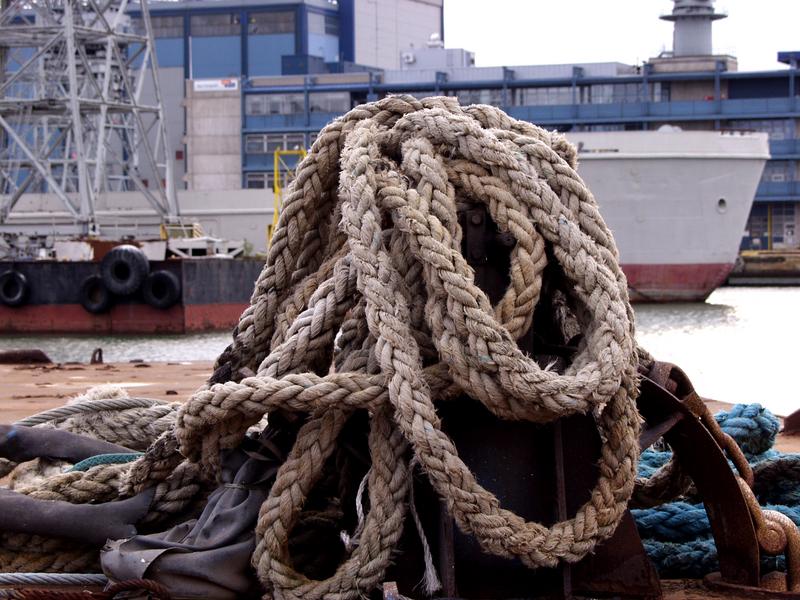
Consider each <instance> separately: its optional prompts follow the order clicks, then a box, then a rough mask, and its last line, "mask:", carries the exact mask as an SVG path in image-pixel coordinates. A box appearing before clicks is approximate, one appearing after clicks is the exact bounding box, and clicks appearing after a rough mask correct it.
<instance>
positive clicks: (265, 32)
mask: <svg viewBox="0 0 800 600" xmlns="http://www.w3.org/2000/svg"><path fill="white" fill-rule="evenodd" d="M409 1H410V0H409ZM416 1H424V0H416ZM440 4H441V3H440ZM359 10H361V9H360V8H359V4H358V0H338V2H337V1H334V0H316V1H314V2H311V1H310V0H309V1H297V2H294V3H265V2H263V1H262V2H261V3H249V4H242V3H232V1H231V0H222V1H220V2H214V3H209V2H198V3H163V4H153V5H151V13H152V15H153V26H154V33H155V37H156V45H157V50H158V61H159V65H160V66H161V67H180V68H182V70H183V76H184V78H185V79H194V80H197V79H203V78H225V77H231V78H239V80H240V83H241V85H240V86H239V92H238V93H240V94H241V115H242V118H241V131H239V132H236V134H237V135H239V136H240V138H241V185H242V187H250V188H271V187H272V178H273V177H274V176H275V174H274V173H273V172H272V168H273V153H274V152H275V151H276V150H279V149H294V148H300V147H307V146H308V145H310V143H311V142H312V141H313V138H314V136H315V135H316V133H317V132H318V131H319V130H320V129H321V128H322V127H323V126H324V125H325V124H326V123H328V122H329V121H330V120H331V119H333V118H335V117H337V116H339V115H341V114H342V113H344V112H346V111H347V110H349V109H350V108H352V107H353V106H355V105H357V104H359V103H362V102H365V101H370V100H376V99H379V98H381V97H384V96H386V95H388V94H394V93H410V94H413V95H415V96H418V97H424V96H428V95H449V96H455V97H457V98H458V99H459V101H460V102H462V103H487V104H493V105H496V106H499V107H500V108H502V109H503V110H505V111H506V112H508V113H509V114H510V115H511V116H513V117H515V118H518V119H522V120H526V121H530V122H533V123H536V124H538V125H541V126H543V127H547V128H551V129H557V130H559V131H565V132H567V131H585V130H646V129H656V128H658V127H660V126H661V125H664V124H670V125H676V126H680V127H682V128H684V129H712V130H739V131H741V130H752V131H765V132H767V133H768V134H769V138H770V150H771V153H772V160H771V161H770V162H769V163H768V165H767V167H766V169H765V171H764V175H763V179H762V182H761V184H760V186H759V188H758V193H757V196H756V198H755V204H754V208H753V212H752V214H751V218H750V221H749V223H748V230H747V234H746V235H745V238H744V242H743V247H744V248H773V247H782V246H786V247H796V246H797V245H798V241H799V240H795V239H794V231H795V226H796V224H797V223H796V217H800V211H799V210H797V209H798V205H800V170H798V164H799V163H798V161H800V127H799V124H800V121H799V120H798V119H800V100H798V92H800V90H798V69H797V64H798V60H800V52H781V53H780V54H779V56H778V59H779V60H780V62H782V63H784V64H785V65H786V68H782V69H776V70H771V71H761V72H738V71H736V70H735V59H733V58H732V57H725V56H709V57H704V58H703V60H698V61H695V62H694V63H693V64H692V63H691V61H689V62H686V61H684V64H683V66H682V67H681V68H680V69H671V68H665V64H666V63H667V62H669V61H664V60H659V59H653V60H651V61H649V62H648V63H645V64H644V65H640V66H632V65H623V64H619V63H605V64H594V65H593V64H586V65H554V66H549V67H512V68H505V67H498V68H474V67H472V68H470V67H457V68H451V67H445V68H440V69H435V68H434V69H421V68H420V69H415V68H407V66H405V65H402V64H400V65H398V67H399V68H379V67H375V66H374V65H358V64H355V62H354V61H353V58H354V57H356V56H357V54H358V52H357V48H356V41H357V37H358V36H357V34H356V28H357V23H358V19H357V15H358V13H359ZM442 52H445V51H444V49H442ZM673 62H674V61H673ZM279 176H280V174H279Z"/></svg>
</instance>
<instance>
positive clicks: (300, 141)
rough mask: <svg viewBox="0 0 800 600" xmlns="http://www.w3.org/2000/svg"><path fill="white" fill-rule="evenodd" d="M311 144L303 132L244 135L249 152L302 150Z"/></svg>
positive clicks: (268, 152)
mask: <svg viewBox="0 0 800 600" xmlns="http://www.w3.org/2000/svg"><path fill="white" fill-rule="evenodd" d="M310 145H311V140H307V139H306V136H305V135H304V134H302V133H248V134H247V135H245V136H244V151H245V153H247V154H272V153H273V152H275V151H276V150H300V149H302V148H307V147H308V146H310Z"/></svg>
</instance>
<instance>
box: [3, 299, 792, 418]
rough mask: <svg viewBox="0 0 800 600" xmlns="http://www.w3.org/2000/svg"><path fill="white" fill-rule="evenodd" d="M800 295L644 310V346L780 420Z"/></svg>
mask: <svg viewBox="0 0 800 600" xmlns="http://www.w3.org/2000/svg"><path fill="white" fill-rule="evenodd" d="M798 306H800V288H785V287H784V288H768V287H764V288H745V287H726V288H721V289H719V290H717V291H716V292H714V293H713V294H712V295H711V297H710V298H709V299H708V300H707V301H706V302H704V303H693V304H688V303H687V304H637V305H635V310H636V319H637V323H636V328H637V338H638V341H639V343H640V344H641V345H642V346H643V347H645V348H647V349H648V350H649V351H650V352H651V353H652V354H653V355H654V356H655V357H656V358H658V359H660V360H665V361H669V362H673V363H676V364H678V365H679V366H681V367H682V368H683V369H684V370H685V371H686V372H687V374H688V375H689V377H690V378H691V379H692V381H693V382H694V383H695V386H696V387H697V390H698V391H699V392H700V394H701V395H702V396H704V397H707V398H711V399H714V400H721V401H724V402H748V403H749V402H760V403H762V404H763V405H765V406H767V407H769V408H770V409H771V410H773V411H774V412H776V413H777V414H781V415H786V414H788V413H791V412H793V411H794V410H797V409H800V390H799V389H798V378H797V373H798V372H799V371H800V361H798V352H797V350H798V344H799V343H800V319H798V318H797V316H796V315H797V307H798ZM230 339H231V338H230V333H228V332H219V333H207V334H196V335H183V336H157V337H156V336H148V337H141V336H105V337H86V336H36V337H34V336H24V337H22V336H3V337H0V348H2V349H11V348H41V349H42V350H44V351H45V352H46V353H47V354H48V355H49V356H50V358H51V359H52V360H53V361H56V362H70V361H77V362H88V360H89V357H90V356H91V354H92V351H93V350H94V349H95V348H98V347H101V348H102V349H103V358H104V360H105V361H106V362H128V361H131V360H144V361H148V362H186V361H211V360H214V359H215V358H216V357H217V355H218V354H219V353H220V352H221V351H222V350H223V349H224V348H225V346H226V345H227V344H228V342H229V340H230Z"/></svg>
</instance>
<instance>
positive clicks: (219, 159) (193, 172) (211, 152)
mask: <svg viewBox="0 0 800 600" xmlns="http://www.w3.org/2000/svg"><path fill="white" fill-rule="evenodd" d="M193 84H194V81H187V82H186V100H185V101H184V102H185V105H186V121H187V127H186V137H185V143H186V154H187V167H188V168H187V173H186V183H187V185H188V189H190V190H194V191H216V190H237V189H241V187H242V152H241V140H242V110H241V102H242V99H241V95H240V91H239V90H238V89H236V90H233V91H210V92H209V91H195V90H194V86H193Z"/></svg>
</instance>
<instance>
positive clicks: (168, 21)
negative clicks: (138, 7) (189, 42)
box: [132, 15, 183, 38]
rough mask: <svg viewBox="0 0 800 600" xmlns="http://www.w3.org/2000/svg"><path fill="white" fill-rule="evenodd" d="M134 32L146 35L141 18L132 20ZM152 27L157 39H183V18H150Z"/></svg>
mask: <svg viewBox="0 0 800 600" xmlns="http://www.w3.org/2000/svg"><path fill="white" fill-rule="evenodd" d="M132 23H133V30H134V31H135V32H136V33H137V34H139V35H144V34H145V33H146V32H145V29H144V21H143V20H142V18H141V17H135V18H133V19H132ZM150 27H151V28H152V29H153V37H155V38H179V37H183V17H181V16H177V17H156V16H153V15H151V16H150Z"/></svg>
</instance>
